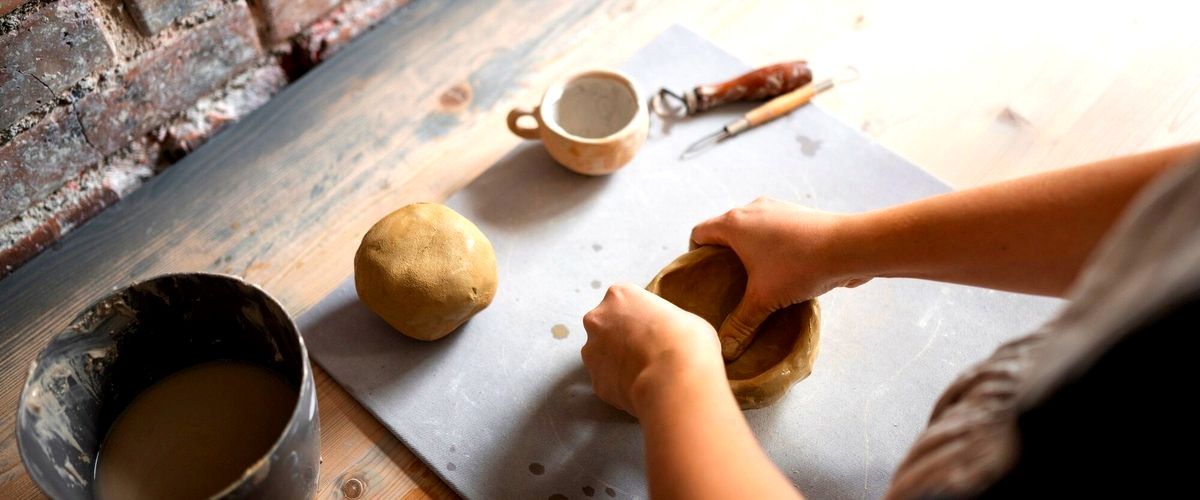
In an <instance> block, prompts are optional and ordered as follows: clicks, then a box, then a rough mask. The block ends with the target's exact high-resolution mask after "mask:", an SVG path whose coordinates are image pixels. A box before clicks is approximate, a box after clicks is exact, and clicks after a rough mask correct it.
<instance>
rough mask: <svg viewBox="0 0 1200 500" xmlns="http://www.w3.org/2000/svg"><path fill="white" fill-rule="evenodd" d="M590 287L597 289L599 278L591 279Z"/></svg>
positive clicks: (598, 287)
mask: <svg viewBox="0 0 1200 500" xmlns="http://www.w3.org/2000/svg"><path fill="white" fill-rule="evenodd" d="M592 288H594V289H596V290H599V289H600V280H592Z"/></svg>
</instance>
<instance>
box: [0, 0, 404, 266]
mask: <svg viewBox="0 0 1200 500" xmlns="http://www.w3.org/2000/svg"><path fill="white" fill-rule="evenodd" d="M406 2H407V0H250V1H249V2H247V1H246V0H0V278H2V277H4V276H6V275H7V274H9V273H10V272H12V270H13V269H15V268H16V267H18V266H19V265H20V264H21V263H23V262H25V261H27V260H28V259H29V258H31V257H33V256H34V255H36V254H37V253H38V252H40V251H41V250H43V249H44V248H46V247H47V246H49V245H51V244H53V243H54V242H55V241H57V240H58V239H59V238H60V237H62V235H64V234H66V233H67V232H68V231H70V230H71V228H73V227H76V226H78V225H79V224H81V223H83V222H84V221H86V220H87V219H88V218H90V217H92V216H93V215H95V214H96V213H98V212H99V211H100V210H102V209H104V207H106V206H109V205H111V204H113V203H115V202H117V201H118V200H120V198H121V197H123V196H125V195H126V194H128V193H129V192H131V191H132V190H134V189H136V188H137V187H138V186H140V185H141V184H142V182H144V181H145V180H146V179H148V178H149V177H151V176H153V175H154V174H156V173H158V172H160V171H162V170H163V169H164V168H167V167H169V166H170V164H171V163H173V162H174V161H177V160H178V159H179V158H180V157H182V156H184V155H186V154H187V153H188V152H190V151H191V150H193V149H194V148H195V147H197V146H199V145H200V144H202V143H203V142H204V141H205V140H207V139H208V138H209V137H211V136H212V135H213V134H215V133H217V132H218V131H219V130H220V129H221V128H222V127H223V126H224V125H226V124H228V123H230V122H232V121H235V120H237V119H239V118H241V117H242V116H245V115H246V114H247V113H249V112H251V111H253V110H254V109H255V108H257V107H259V106H261V105H262V104H263V103H265V102H267V101H268V100H269V99H270V98H271V96H273V95H274V94H275V93H277V92H278V91H279V90H280V89H281V88H283V87H284V86H286V85H287V83H288V82H289V81H292V80H294V79H296V78H298V77H299V76H300V75H302V74H304V73H305V72H306V71H308V70H309V69H311V68H312V67H313V66H314V65H316V64H318V63H320V62H321V61H322V60H324V59H325V58H327V57H329V56H330V55H332V54H333V53H334V52H336V51H337V50H338V49H339V48H341V47H342V46H343V45H344V44H345V43H346V42H348V41H350V40H351V39H353V38H354V37H355V36H357V35H359V34H360V33H362V32H363V31H365V30H367V29H369V27H370V26H371V25H373V24H374V23H376V22H377V21H379V20H381V19H382V18H383V17H384V16H386V15H387V14H389V13H391V12H392V11H393V10H395V9H396V8H398V7H400V6H401V5H403V4H404V3H406Z"/></svg>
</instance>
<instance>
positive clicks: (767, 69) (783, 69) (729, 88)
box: [650, 60, 812, 119]
mask: <svg viewBox="0 0 1200 500" xmlns="http://www.w3.org/2000/svg"><path fill="white" fill-rule="evenodd" d="M809 82H812V70H810V69H809V68H808V63H807V62H805V61H803V60H800V61H791V62H785V63H779V64H772V65H770V66H763V67H761V68H758V69H756V70H754V71H750V72H748V73H743V74H741V75H739V76H737V77H734V78H733V79H731V80H727V81H724V82H721V83H713V84H709V85H700V86H697V87H696V88H693V89H692V90H689V91H687V92H682V93H677V92H673V91H671V90H670V89H667V88H663V89H662V90H659V91H658V93H657V94H655V95H654V97H651V98H650V109H651V110H652V111H654V114H656V115H658V116H659V117H661V118H665V119H676V118H683V117H685V116H691V115H694V114H696V113H699V112H701V111H705V110H708V109H712V108H715V107H717V106H720V105H723V104H728V103H731V102H739V101H758V100H762V99H766V98H769V97H775V96H777V95H780V94H785V93H788V92H791V91H793V90H796V89H798V88H800V87H801V86H803V85H805V84H808V83H809Z"/></svg>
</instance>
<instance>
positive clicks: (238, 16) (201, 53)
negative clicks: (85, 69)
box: [77, 4, 261, 155]
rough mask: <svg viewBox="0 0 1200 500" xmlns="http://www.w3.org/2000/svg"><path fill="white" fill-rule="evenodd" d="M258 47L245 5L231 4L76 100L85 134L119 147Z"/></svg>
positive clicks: (224, 76) (246, 60) (103, 145)
mask: <svg viewBox="0 0 1200 500" xmlns="http://www.w3.org/2000/svg"><path fill="white" fill-rule="evenodd" d="M260 51H261V48H260V47H259V43H258V35H257V33H256V31H255V26H254V22H253V20H252V19H251V18H250V12H249V10H248V9H247V8H246V6H245V5H242V4H235V5H233V6H231V9H230V10H229V11H228V12H226V13H223V14H221V15H220V16H218V17H216V18H213V19H211V20H209V21H208V22H205V23H204V24H202V25H200V26H198V27H196V28H194V29H192V30H189V31H187V32H186V33H184V34H183V36H181V37H179V38H178V39H176V40H174V41H173V42H172V43H171V44H169V45H167V46H164V47H160V48H157V49H154V50H152V51H150V52H147V53H145V54H142V55H141V56H139V57H138V58H137V60H135V61H133V63H132V64H131V65H130V67H129V68H128V70H127V71H126V72H125V74H124V75H123V76H121V77H120V78H118V79H117V80H118V81H115V82H110V84H109V85H106V86H105V87H104V88H103V89H102V90H100V91H98V92H96V93H94V94H91V95H88V96H86V97H84V98H83V99H81V100H80V101H79V102H78V104H77V106H78V109H79V113H80V119H81V120H82V121H83V124H84V126H85V130H86V132H87V137H88V139H89V140H90V142H91V143H92V144H93V145H95V146H96V147H97V148H98V149H100V151H101V152H102V153H104V154H106V155H107V154H110V153H112V152H114V151H116V150H118V149H120V148H121V147H122V146H124V145H125V144H128V143H129V142H130V141H132V140H133V138H135V137H137V136H138V135H141V134H144V133H146V132H147V131H149V130H150V129H152V128H153V127H155V126H156V125H158V124H161V123H162V122H163V121H165V120H166V119H167V118H169V117H171V116H172V115H174V114H176V113H178V112H180V111H182V110H184V109H186V108H187V107H188V106H190V105H191V104H192V103H193V102H195V101H196V100H197V99H199V98H200V97H201V96H203V95H204V94H206V93H208V92H210V91H212V90H213V89H215V88H217V87H218V86H220V85H221V84H222V83H223V82H225V81H226V80H228V79H229V77H230V76H232V75H233V74H235V73H237V72H238V71H239V70H241V69H242V68H244V67H246V66H248V65H249V64H250V63H251V62H253V61H254V60H255V59H256V58H257V57H258V55H259V54H260Z"/></svg>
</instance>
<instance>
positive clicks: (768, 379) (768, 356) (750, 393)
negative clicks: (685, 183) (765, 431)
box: [646, 246, 820, 410]
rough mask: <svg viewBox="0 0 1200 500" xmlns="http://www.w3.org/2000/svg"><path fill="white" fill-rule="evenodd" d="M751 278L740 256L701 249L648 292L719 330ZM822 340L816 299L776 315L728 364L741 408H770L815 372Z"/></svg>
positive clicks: (685, 257) (662, 276)
mask: <svg viewBox="0 0 1200 500" xmlns="http://www.w3.org/2000/svg"><path fill="white" fill-rule="evenodd" d="M746 279H747V276H746V268H745V266H743V265H742V261H741V260H740V259H738V256H737V254H736V253H734V252H733V251H732V250H730V249H728V248H726V247H721V246H702V247H700V248H697V249H695V250H692V251H690V252H688V253H685V254H683V255H681V256H679V258H678V259H675V260H674V261H673V262H671V263H670V264H667V267H665V268H663V270H662V271H661V272H659V273H658V276H655V277H654V280H652V281H651V282H650V284H649V285H647V286H646V290H649V291H650V292H651V293H653V294H655V295H658V296H659V297H662V298H664V299H667V301H669V302H670V303H672V304H674V305H676V306H678V307H679V308H680V309H683V310H685V311H687V312H690V313H692V314H695V315H697V316H700V317H701V318H703V319H704V320H705V321H707V322H708V323H709V324H710V325H712V326H713V328H717V327H719V326H721V323H722V322H723V321H725V318H727V317H729V313H731V312H733V308H734V307H735V306H737V303H738V302H739V301H740V300H741V299H742V296H743V295H744V294H745V293H746ZM819 336H820V311H819V309H818V308H817V299H811V300H806V301H804V302H801V303H799V304H792V305H790V306H787V307H784V308H782V309H780V310H778V311H775V312H773V313H771V316H769V317H768V318H767V319H766V320H764V321H763V322H762V325H761V326H760V327H759V328H758V331H756V332H755V334H754V341H753V342H751V343H750V344H748V346H747V347H746V349H745V351H744V352H742V353H741V354H740V355H738V356H737V357H736V358H734V359H731V360H729V362H728V363H726V364H725V376H726V377H727V378H728V379H729V388H730V389H732V390H733V396H734V398H736V399H737V402H738V406H739V407H741V408H742V409H743V410H752V409H755V408H762V407H764V406H767V405H770V404H772V403H774V402H775V401H778V400H779V398H781V397H783V393H784V392H787V390H788V388H790V387H791V386H792V385H794V384H795V383H796V382H799V381H801V380H803V379H804V378H805V377H807V376H808V374H809V373H812V366H813V360H814V359H816V357H817V339H818V337H819Z"/></svg>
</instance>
